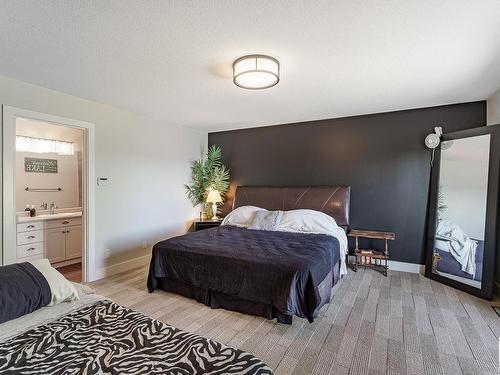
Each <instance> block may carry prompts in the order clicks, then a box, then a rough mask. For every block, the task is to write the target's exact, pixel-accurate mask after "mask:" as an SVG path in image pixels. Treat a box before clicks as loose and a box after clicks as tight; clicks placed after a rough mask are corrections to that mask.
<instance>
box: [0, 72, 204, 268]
mask: <svg viewBox="0 0 500 375" xmlns="http://www.w3.org/2000/svg"><path fill="white" fill-rule="evenodd" d="M0 103H2V104H5V105H10V106H13V107H18V108H23V109H28V110H32V111H37V112H44V113H50V114H54V115H58V116H63V117H68V118H73V119H76V120H82V121H88V122H93V123H94V124H95V138H96V155H95V157H96V163H95V167H96V176H101V177H102V176H106V177H109V178H111V184H110V185H109V186H106V187H96V242H95V245H96V262H97V263H96V270H97V271H98V272H99V270H102V269H103V268H104V267H105V266H109V265H114V264H117V263H119V262H122V261H125V260H129V259H133V258H136V257H139V256H142V255H146V254H149V253H150V247H151V245H152V244H154V243H155V242H156V241H158V240H160V239H164V238H167V237H170V236H173V235H177V234H181V233H184V232H185V230H186V228H187V226H188V225H189V224H190V223H189V221H190V219H192V218H194V217H196V216H197V212H196V210H195V209H193V208H192V206H191V204H190V202H189V201H188V199H187V198H186V196H185V193H184V188H183V184H184V183H186V182H188V181H189V178H190V171H189V166H190V162H191V160H193V159H195V158H199V157H200V156H201V154H202V153H203V151H204V149H205V148H206V145H207V133H206V132H204V131H199V130H195V129H189V128H182V127H178V126H176V125H175V124H170V123H166V122H161V121H157V120H153V119H150V118H146V117H143V116H139V115H135V114H132V113H130V112H127V111H123V110H120V109H116V108H113V107H110V106H107V105H103V104H100V103H96V102H91V101H87V100H84V99H81V98H77V97H74V96H71V95H67V94H63V93H60V92H56V91H52V90H48V89H45V88H42V87H37V86H34V85H30V84H27V83H24V82H20V81H17V80H13V79H10V78H6V77H2V76H0ZM165 110H166V111H168V108H166V109H165ZM143 240H146V241H148V249H146V250H144V249H142V241H143ZM104 249H110V250H111V257H110V258H109V259H105V257H104Z"/></svg>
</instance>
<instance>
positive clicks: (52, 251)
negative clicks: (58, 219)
mask: <svg viewBox="0 0 500 375" xmlns="http://www.w3.org/2000/svg"><path fill="white" fill-rule="evenodd" d="M45 249H46V256H47V258H48V260H49V261H50V263H58V262H64V261H65V260H66V233H65V229H64V228H55V229H47V230H46V231H45Z"/></svg>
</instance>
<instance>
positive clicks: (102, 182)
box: [97, 177, 111, 186]
mask: <svg viewBox="0 0 500 375" xmlns="http://www.w3.org/2000/svg"><path fill="white" fill-rule="evenodd" d="M110 182H111V179H110V178H109V177H97V185H99V186H108V185H109V183H110Z"/></svg>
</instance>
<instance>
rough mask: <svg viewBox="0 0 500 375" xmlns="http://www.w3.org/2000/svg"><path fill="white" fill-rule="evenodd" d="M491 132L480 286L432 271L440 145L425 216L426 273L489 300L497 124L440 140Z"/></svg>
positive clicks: (499, 160) (499, 141)
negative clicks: (476, 286)
mask: <svg viewBox="0 0 500 375" xmlns="http://www.w3.org/2000/svg"><path fill="white" fill-rule="evenodd" d="M487 134H489V135H490V157H489V166H488V190H487V191H488V193H487V194H488V195H487V198H486V224H485V232H484V234H485V235H484V256H483V269H482V273H483V274H482V278H481V289H479V288H475V287H473V286H472V285H468V284H464V283H461V282H459V281H455V280H452V279H449V278H447V277H445V276H441V275H438V274H436V273H433V272H432V261H433V253H434V237H435V235H436V221H437V206H438V188H439V174H440V173H439V172H440V164H441V147H437V148H436V149H435V155H434V162H433V166H432V167H431V179H430V190H429V205H428V215H427V249H426V260H425V276H426V277H428V278H430V279H433V280H436V281H439V282H440V283H443V284H445V285H448V286H451V287H453V288H456V289H459V290H462V291H464V292H467V293H470V294H473V295H475V296H478V297H481V298H484V299H488V300H491V298H492V295H493V284H494V271H495V251H496V245H497V240H498V237H497V235H498V233H497V227H498V210H497V209H498V193H499V191H498V187H499V177H500V125H492V126H482V127H479V128H473V129H467V130H461V131H458V132H453V133H448V134H443V136H442V138H441V141H449V140H454V139H463V138H469V137H475V136H480V135H487Z"/></svg>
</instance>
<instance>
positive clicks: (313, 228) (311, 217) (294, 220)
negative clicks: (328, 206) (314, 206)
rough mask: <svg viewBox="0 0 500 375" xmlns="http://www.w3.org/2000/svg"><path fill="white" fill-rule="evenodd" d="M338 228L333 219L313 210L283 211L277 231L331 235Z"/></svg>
mask: <svg viewBox="0 0 500 375" xmlns="http://www.w3.org/2000/svg"><path fill="white" fill-rule="evenodd" d="M337 228H338V226H337V223H336V222H335V219H334V218H333V217H331V216H329V215H327V214H325V213H323V212H319V211H315V210H306V209H300V210H290V211H284V212H283V217H282V218H281V221H280V225H279V226H278V230H280V231H283V232H302V233H323V234H331V233H333V232H335V230H336V229H337Z"/></svg>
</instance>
